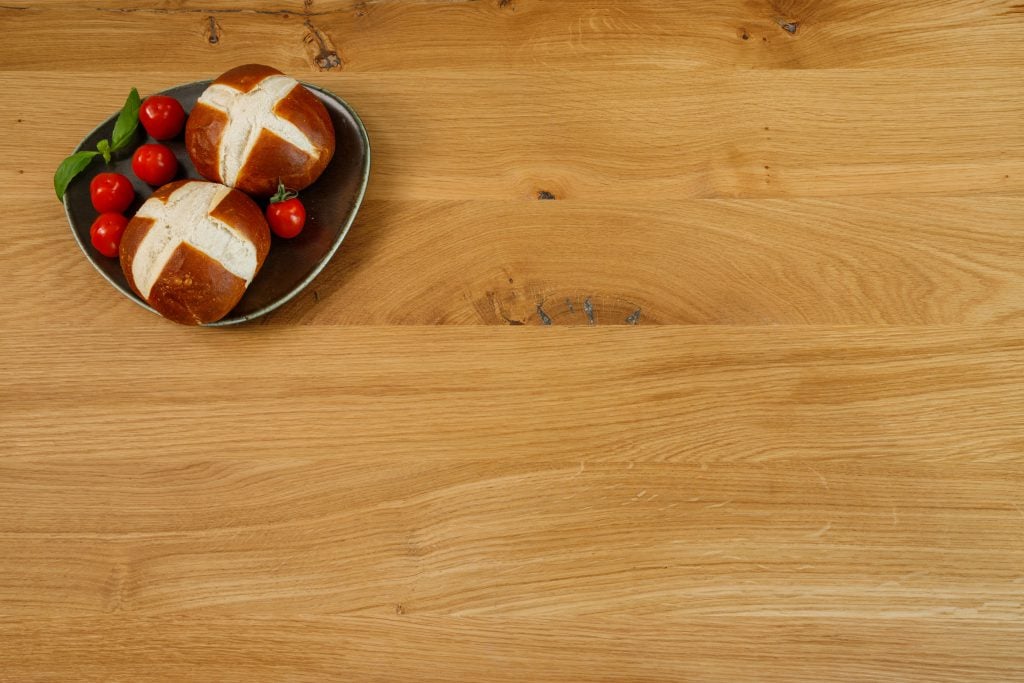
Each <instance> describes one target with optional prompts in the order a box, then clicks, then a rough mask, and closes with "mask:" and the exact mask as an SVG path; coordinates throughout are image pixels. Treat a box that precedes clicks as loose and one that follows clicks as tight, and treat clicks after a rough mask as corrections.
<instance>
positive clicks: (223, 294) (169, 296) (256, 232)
mask: <svg viewBox="0 0 1024 683" xmlns="http://www.w3.org/2000/svg"><path fill="white" fill-rule="evenodd" d="M268 251H270V228H268V227H267V222H266V220H264V218H263V212H262V211H260V207H259V206H257V205H256V202H254V201H253V200H252V199H251V198H250V197H248V196H247V195H246V194H244V193H242V192H239V191H238V190H233V189H231V188H230V187H227V186H225V185H220V184H218V183H208V182H204V181H202V180H179V181H177V182H173V183H170V184H168V185H164V186H163V187H161V188H160V189H159V190H157V191H156V192H155V193H154V194H153V196H152V197H150V198H149V199H147V200H146V202H145V203H144V204H143V205H142V207H140V208H139V210H138V212H137V213H136V214H135V216H134V218H132V219H131V221H129V223H128V227H127V228H125V232H124V236H123V237H122V238H121V254H120V255H121V268H122V270H124V274H125V277H126V278H127V279H128V284H129V285H130V286H131V288H132V289H133V290H134V291H135V293H136V294H138V295H139V296H140V297H142V299H143V300H144V301H145V302H146V303H148V304H149V305H150V306H152V307H153V308H154V309H156V310H157V311H158V312H159V313H160V314H161V315H163V316H164V317H166V318H169V319H170V320H173V321H174V322H176V323H181V324H183V325H201V324H203V323H212V322H215V321H217V320H220V319H221V318H223V317H224V316H225V315H227V314H228V312H229V311H231V309H232V308H234V307H235V304H237V303H238V301H239V300H240V299H241V298H242V295H243V294H245V289H246V287H248V286H249V283H251V282H252V280H253V278H254V277H256V273H258V272H259V270H260V267H262V265H263V261H264V259H266V257H267V252H268Z"/></svg>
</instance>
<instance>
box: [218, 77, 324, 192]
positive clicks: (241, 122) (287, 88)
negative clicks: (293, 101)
mask: <svg viewBox="0 0 1024 683" xmlns="http://www.w3.org/2000/svg"><path fill="white" fill-rule="evenodd" d="M296 87H301V86H299V82H298V81H296V80H295V79H294V78H290V77H288V76H280V75H275V76H267V77H266V78H264V79H263V80H262V81H260V82H259V83H257V84H256V85H255V86H254V87H253V89H252V90H250V91H249V92H242V91H241V90H236V89H235V88H232V87H231V86H228V85H224V84H222V83H214V84H213V85H211V86H210V87H209V88H207V89H206V92H204V93H203V94H202V96H201V97H200V98H199V103H200V104H205V105H207V106H208V107H213V108H214V109H216V110H218V111H221V112H224V113H225V114H227V117H228V123H227V126H226V127H225V129H224V133H223V135H222V136H221V140H220V155H219V158H218V160H217V162H218V170H219V171H220V179H221V182H223V183H224V184H225V185H231V186H234V185H235V183H237V182H238V174H239V173H241V171H242V166H243V165H244V164H245V160H246V159H248V158H249V152H251V151H252V148H253V147H255V146H256V141H257V140H258V139H259V137H260V133H262V132H263V131H265V130H267V131H270V132H271V133H273V134H274V135H276V136H278V137H279V138H281V139H282V140H284V141H285V142H289V143H291V144H293V145H295V146H296V147H298V148H299V149H301V150H302V151H303V152H305V153H306V154H308V155H310V156H311V157H315V156H317V150H316V146H315V145H314V144H313V142H312V141H311V140H310V139H309V137H307V136H306V134H305V133H303V132H302V131H301V130H300V129H299V127H298V126H296V125H295V124H294V123H292V122H291V121H288V120H287V119H283V118H281V117H280V116H278V115H277V114H275V113H274V107H275V106H277V103H278V102H280V101H281V100H282V99H284V98H285V97H286V96H287V95H288V93H290V92H291V91H292V90H293V89H294V88H296Z"/></svg>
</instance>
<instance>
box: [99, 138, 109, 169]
mask: <svg viewBox="0 0 1024 683" xmlns="http://www.w3.org/2000/svg"><path fill="white" fill-rule="evenodd" d="M96 149H98V150H99V152H100V154H102V155H103V161H105V162H107V163H108V164H109V163H110V140H100V141H99V142H97V143H96Z"/></svg>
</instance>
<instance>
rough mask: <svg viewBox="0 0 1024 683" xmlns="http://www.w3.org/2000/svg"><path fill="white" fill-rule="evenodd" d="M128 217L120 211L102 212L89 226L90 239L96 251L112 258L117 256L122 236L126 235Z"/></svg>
mask: <svg viewBox="0 0 1024 683" xmlns="http://www.w3.org/2000/svg"><path fill="white" fill-rule="evenodd" d="M127 225H128V219H127V218H125V217H124V216H122V215H121V214H119V213H101V214H100V216H99V218H97V219H96V220H95V221H93V223H92V227H91V228H89V239H90V241H91V242H92V246H94V247H96V251H98V252H100V253H101V254H103V255H104V256H109V257H111V258H113V257H115V256H117V251H118V249H119V248H120V247H121V236H122V235H124V229H125V226H127Z"/></svg>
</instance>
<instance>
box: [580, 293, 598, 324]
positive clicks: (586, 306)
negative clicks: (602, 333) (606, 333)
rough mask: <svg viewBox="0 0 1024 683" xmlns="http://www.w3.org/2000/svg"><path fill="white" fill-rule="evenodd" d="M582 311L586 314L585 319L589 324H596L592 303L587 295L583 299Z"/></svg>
mask: <svg viewBox="0 0 1024 683" xmlns="http://www.w3.org/2000/svg"><path fill="white" fill-rule="evenodd" d="M583 312H584V313H586V314H587V321H588V322H589V324H591V325H596V324H597V320H596V319H595V318H594V304H593V303H591V301H590V297H589V296H588V297H587V298H586V299H584V300H583Z"/></svg>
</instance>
